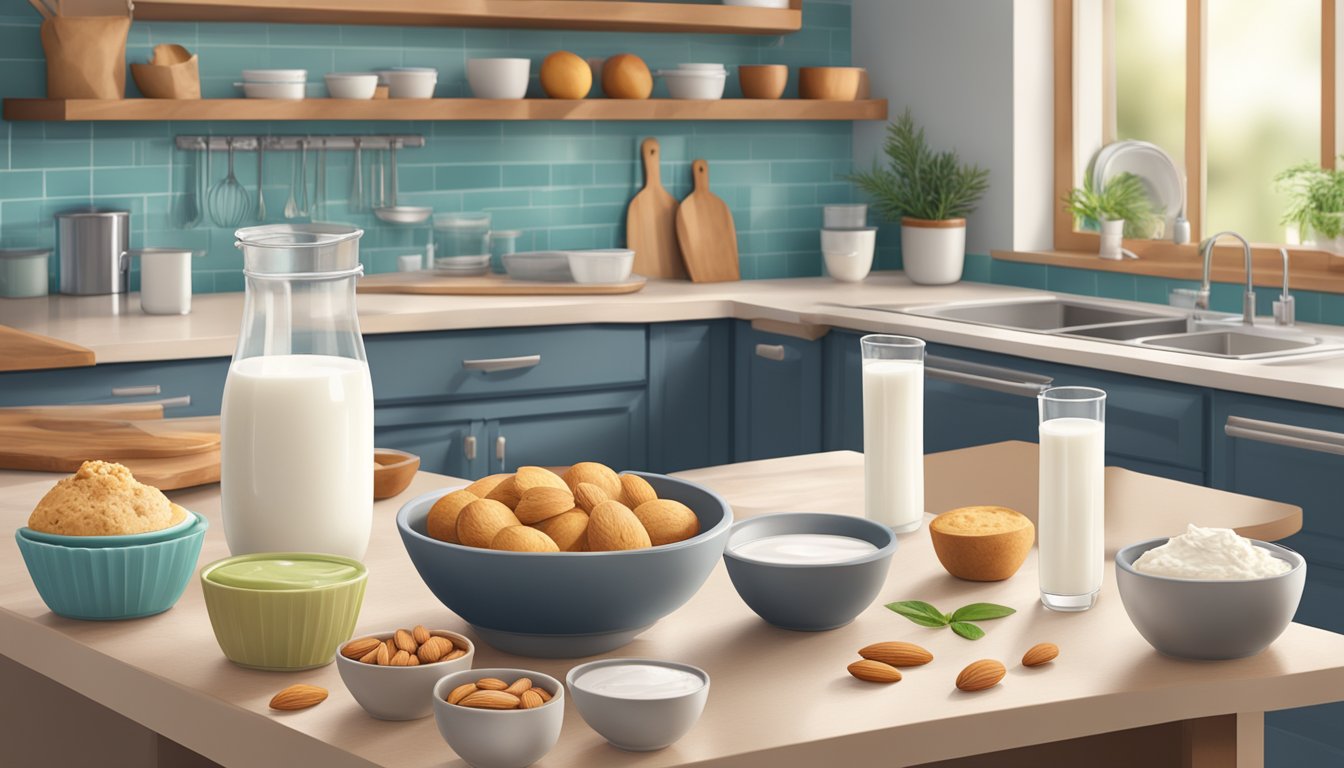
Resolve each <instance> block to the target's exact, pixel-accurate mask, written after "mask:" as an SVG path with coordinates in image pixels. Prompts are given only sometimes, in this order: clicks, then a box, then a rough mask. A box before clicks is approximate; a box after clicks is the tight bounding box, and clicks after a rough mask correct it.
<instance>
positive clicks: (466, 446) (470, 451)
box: [462, 435, 476, 461]
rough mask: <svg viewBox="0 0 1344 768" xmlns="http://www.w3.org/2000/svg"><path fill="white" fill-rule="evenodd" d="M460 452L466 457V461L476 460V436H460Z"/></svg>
mask: <svg viewBox="0 0 1344 768" xmlns="http://www.w3.org/2000/svg"><path fill="white" fill-rule="evenodd" d="M462 453H463V454H464V455H465V456H466V457H467V461H475V460H476V436H475V435H467V436H466V437H464V438H462Z"/></svg>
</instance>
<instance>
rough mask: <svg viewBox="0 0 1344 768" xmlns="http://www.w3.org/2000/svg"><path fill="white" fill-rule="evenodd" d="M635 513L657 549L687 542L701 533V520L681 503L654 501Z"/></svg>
mask: <svg viewBox="0 0 1344 768" xmlns="http://www.w3.org/2000/svg"><path fill="white" fill-rule="evenodd" d="M634 512H635V517H637V518H639V522H640V524H641V525H643V526H644V530H645V531H648V534H649V541H650V542H652V543H653V546H655V547H656V546H658V545H660V544H672V543H675V542H678V541H685V540H686V539H689V538H691V537H692V536H694V535H695V534H697V533H699V532H700V518H698V517H696V516H695V513H694V512H692V511H691V508H690V507H688V506H686V505H685V504H682V503H681V502H680V501H673V500H672V499H654V500H653V501H646V502H644V503H643V504H640V505H639V507H638V508H637V509H635V510H634Z"/></svg>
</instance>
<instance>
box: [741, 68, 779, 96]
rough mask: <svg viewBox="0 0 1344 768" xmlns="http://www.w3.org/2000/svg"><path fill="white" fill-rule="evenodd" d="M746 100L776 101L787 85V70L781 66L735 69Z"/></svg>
mask: <svg viewBox="0 0 1344 768" xmlns="http://www.w3.org/2000/svg"><path fill="white" fill-rule="evenodd" d="M737 77H738V81H739V82H741V83H742V97H743V98H746V99H778V98H779V97H780V96H783V95H784V86H786V85H788V84H789V68H788V67H787V66H785V65H783V64H743V65H741V66H739V67H738V68H737Z"/></svg>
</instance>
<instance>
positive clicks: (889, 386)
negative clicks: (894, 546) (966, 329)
mask: <svg viewBox="0 0 1344 768" xmlns="http://www.w3.org/2000/svg"><path fill="white" fill-rule="evenodd" d="M859 344H860V346H861V347H862V350H863V482H864V514H865V515H866V516H867V517H868V519H869V520H873V521H875V522H879V523H882V524H883V525H886V526H889V527H890V528H891V529H892V530H893V531H895V532H897V533H906V532H909V531H913V530H916V529H917V528H919V526H920V524H921V523H922V522H923V521H924V342H923V341H921V340H920V339H916V338H912V337H910V336H885V335H881V334H872V335H868V336H864V337H863V338H862V339H860V340H859Z"/></svg>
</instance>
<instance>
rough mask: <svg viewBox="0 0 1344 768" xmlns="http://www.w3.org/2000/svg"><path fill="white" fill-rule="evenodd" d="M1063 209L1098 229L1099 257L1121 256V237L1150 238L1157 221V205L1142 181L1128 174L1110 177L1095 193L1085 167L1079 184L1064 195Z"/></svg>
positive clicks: (1090, 172)
mask: <svg viewBox="0 0 1344 768" xmlns="http://www.w3.org/2000/svg"><path fill="white" fill-rule="evenodd" d="M1064 210H1066V211H1068V212H1069V213H1071V214H1073V218H1074V219H1075V220H1076V221H1077V222H1078V224H1079V225H1080V226H1082V227H1085V228H1091V227H1095V228H1097V229H1099V230H1100V231H1101V248H1100V254H1099V255H1100V256H1101V257H1102V258H1103V259H1119V258H1121V257H1122V253H1121V248H1120V244H1121V241H1122V238H1123V237H1144V238H1147V237H1152V236H1153V232H1154V230H1155V229H1156V228H1157V222H1158V215H1157V207H1156V206H1155V205H1154V204H1153V199H1152V197H1150V196H1149V195H1148V190H1147V188H1146V187H1144V185H1143V180H1142V179H1140V178H1139V177H1138V176H1135V175H1134V174H1132V173H1121V174H1117V175H1115V176H1113V177H1111V178H1110V179H1108V180H1107V181H1106V185H1105V186H1104V187H1102V189H1101V191H1100V192H1098V191H1097V189H1096V186H1094V184H1093V180H1092V171H1091V170H1088V172H1087V173H1086V174H1085V175H1084V176H1083V185H1082V186H1081V187H1075V188H1073V189H1072V190H1070V191H1069V193H1068V194H1067V195H1065V196H1064Z"/></svg>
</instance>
